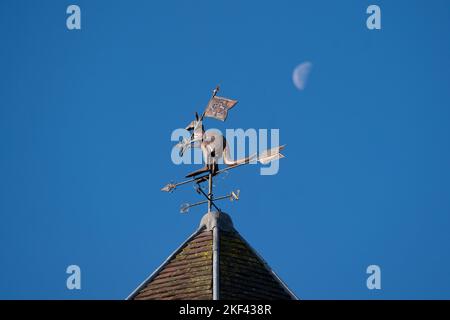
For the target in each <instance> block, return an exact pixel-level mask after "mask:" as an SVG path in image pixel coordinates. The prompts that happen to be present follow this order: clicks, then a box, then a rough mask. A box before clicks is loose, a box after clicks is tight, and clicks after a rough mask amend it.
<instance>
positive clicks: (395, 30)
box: [0, 0, 450, 299]
mask: <svg viewBox="0 0 450 320" xmlns="http://www.w3.org/2000/svg"><path fill="white" fill-rule="evenodd" d="M72 3H75V4H78V5H79V6H80V7H81V10H82V30H81V31H68V30H67V29H66V21H65V20H66V17H67V15H66V13H65V11H66V8H67V6H68V5H69V4H72ZM369 4H378V5H380V7H381V10H382V29H381V30H380V31H369V30H368V29H367V28H366V26H365V21H366V17H367V15H366V13H365V11H366V8H367V6H368V5H369ZM449 31H450V4H449V2H448V1H445V0H442V1H380V0H377V1H362V0H361V1H356V0H355V1H278V2H274V1H237V0H232V1H230V0H227V1H206V0H205V1H159V2H158V4H157V3H156V1H99V0H98V1H82V0H77V1H73V2H68V1H48V0H47V1H12V0H9V1H1V3H0V41H1V46H0V48H1V49H0V179H1V183H0V217H1V223H0V298H19V299H22V298H39V299H49V298H57V299H79V298H83V299H91V298H92V299H122V298H125V297H126V296H127V295H128V294H129V293H130V292H131V291H132V290H133V289H134V288H135V287H136V286H137V285H138V284H139V283H140V282H141V281H142V280H143V279H144V278H145V277H147V276H148V274H150V273H151V272H152V271H153V270H154V269H155V268H156V267H157V266H158V265H159V264H160V263H161V262H162V261H163V260H164V259H165V258H166V257H167V256H168V255H169V254H170V253H171V252H172V251H173V250H174V249H175V248H176V247H177V246H178V245H179V244H180V243H181V242H182V241H184V240H185V239H186V237H187V236H188V235H190V234H191V233H192V232H193V231H194V230H195V229H196V227H197V225H198V222H199V221H200V218H201V216H202V215H203V213H204V209H196V210H193V211H191V212H190V213H189V214H188V215H181V214H179V213H178V208H179V205H180V204H181V203H182V202H185V201H194V200H196V199H198V195H196V194H195V193H194V192H192V190H191V189H190V188H189V187H188V188H185V189H182V190H180V191H179V192H177V193H174V194H170V195H169V194H164V193H162V192H160V191H159V189H160V188H161V186H162V185H164V184H165V183H166V182H168V181H170V180H172V179H177V178H179V177H182V176H183V175H184V174H186V173H187V172H189V171H192V170H194V169H196V168H197V167H194V166H183V167H177V166H175V165H173V164H172V163H171V161H170V151H171V148H172V146H173V143H171V141H170V134H171V132H172V130H173V129H174V128H176V127H180V126H184V125H186V124H187V122H188V121H190V120H191V118H192V114H193V112H194V111H199V112H201V111H202V110H203V107H204V105H205V103H206V102H207V100H208V97H209V95H210V90H211V89H212V88H214V86H215V85H216V84H217V83H220V84H221V85H222V91H221V94H222V95H224V96H229V97H231V98H236V99H238V100H239V104H238V105H237V106H236V107H235V109H233V110H232V112H230V114H229V118H228V120H227V121H226V122H225V123H224V124H221V123H218V122H217V121H215V120H209V121H208V123H207V126H211V125H214V126H216V125H217V126H219V128H227V127H229V128H239V127H241V128H280V133H281V141H282V143H287V145H288V147H287V149H286V152H285V154H286V159H283V160H282V161H281V167H280V172H279V174H278V175H275V176H260V175H259V174H258V173H259V169H258V168H257V167H256V166H252V167H248V168H242V169H241V170H240V171H239V172H238V171H236V172H233V173H232V174H230V175H229V177H228V179H227V180H225V181H223V182H219V183H218V186H217V187H218V191H220V192H226V191H229V190H230V189H231V188H232V187H235V186H236V187H239V188H240V189H241V192H242V199H241V201H239V202H238V203H236V204H228V203H227V204H225V205H224V207H223V209H225V210H226V211H227V212H229V213H230V214H231V216H232V217H233V220H234V223H235V226H236V227H237V229H238V230H239V231H240V232H241V234H242V235H243V236H244V237H245V238H246V239H247V240H248V241H249V242H250V243H251V244H252V245H253V246H254V247H255V248H256V249H257V250H258V251H259V252H260V253H261V254H262V255H263V256H264V258H265V259H266V260H267V261H268V262H269V264H270V265H271V266H272V267H273V269H275V270H276V271H277V273H278V274H279V275H280V276H281V278H282V279H283V280H285V282H286V283H287V284H288V285H289V286H290V287H291V288H292V289H293V291H295V293H296V294H297V295H298V296H299V297H301V298H304V299H322V298H325V299H335V298H336V299H345V298H356V299H366V298H367V299H378V298H387V299H391V298H450V272H449V270H450V248H449V245H450V232H449V229H450V165H449V163H450V38H449ZM303 61H311V62H312V63H313V69H312V72H311V74H310V78H309V81H308V84H307V86H306V89H305V90H304V91H298V90H296V89H295V87H294V86H293V84H292V80H291V73H292V70H293V69H294V68H295V66H296V65H298V64H299V63H301V62H303ZM70 264H77V265H79V266H80V267H81V270H82V290H81V291H69V290H67V289H66V277H67V274H66V273H65V270H66V267H67V266H68V265H70ZM370 264H377V265H380V267H381V269H382V290H380V291H369V290H368V289H367V288H366V277H367V275H366V273H365V271H366V267H367V266H368V265H370Z"/></svg>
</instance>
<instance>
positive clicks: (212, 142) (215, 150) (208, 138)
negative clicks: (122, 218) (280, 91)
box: [161, 86, 284, 213]
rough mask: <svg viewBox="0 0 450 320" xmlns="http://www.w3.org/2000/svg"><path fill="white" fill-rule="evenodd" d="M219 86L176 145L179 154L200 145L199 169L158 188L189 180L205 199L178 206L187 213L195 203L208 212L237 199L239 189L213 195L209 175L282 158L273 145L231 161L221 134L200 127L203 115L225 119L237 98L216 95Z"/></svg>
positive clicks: (211, 177)
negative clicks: (205, 184)
mask: <svg viewBox="0 0 450 320" xmlns="http://www.w3.org/2000/svg"><path fill="white" fill-rule="evenodd" d="M219 89H220V88H219V86H217V87H216V88H215V89H214V90H213V93H212V96H211V98H210V99H209V102H208V104H207V106H206V109H205V111H203V113H202V115H201V116H200V117H199V115H198V113H197V112H196V113H195V120H193V121H192V122H191V123H189V125H188V126H187V127H186V130H188V131H190V132H191V136H190V138H189V139H186V138H185V139H182V140H181V141H180V142H179V143H178V144H177V147H178V148H179V149H180V151H179V154H180V156H183V154H184V153H185V152H186V150H187V149H189V148H200V149H201V151H202V159H203V161H204V163H205V166H204V167H203V168H201V169H200V170H197V171H194V172H191V173H189V174H188V175H186V178H188V179H187V180H184V181H181V182H177V183H168V184H167V185H166V186H164V187H163V188H162V189H161V191H165V192H173V191H174V190H175V189H176V188H177V187H179V186H182V185H185V184H189V183H193V184H194V187H195V190H196V191H197V193H199V194H200V195H203V196H204V197H205V198H206V200H203V201H199V202H196V203H193V204H189V203H184V204H182V205H181V210H180V211H181V213H187V212H188V211H189V209H190V208H192V207H195V206H199V205H202V204H208V212H211V208H212V207H214V208H215V209H216V210H217V211H219V212H220V211H221V210H220V209H219V208H218V207H217V205H216V203H215V202H217V201H220V200H224V199H229V200H231V201H234V200H239V193H240V191H239V190H236V191H232V192H230V193H229V194H227V195H224V196H220V197H214V196H213V178H214V177H215V176H217V175H220V174H223V173H225V172H228V171H229V170H232V169H235V168H237V167H241V166H243V165H247V164H249V163H251V162H252V161H253V162H259V163H261V164H267V163H270V162H272V161H274V160H278V159H281V158H284V156H283V155H282V154H281V153H280V152H281V150H283V149H284V145H283V146H277V147H273V148H271V149H270V150H266V151H264V152H261V153H259V154H253V155H250V156H248V157H245V158H242V159H238V160H232V159H230V151H229V147H228V144H227V141H226V139H225V137H224V136H223V135H221V134H220V133H218V132H207V131H205V128H204V126H203V119H204V118H205V117H209V118H214V119H217V120H221V121H225V120H226V119H227V116H228V110H230V109H231V108H233V107H234V106H235V105H236V103H237V100H233V99H228V98H223V97H219V96H217V93H218V92H219ZM220 159H223V163H224V164H225V165H226V167H225V168H222V169H221V168H219V160H220ZM205 182H208V192H205V191H204V190H203V189H202V184H203V183H205Z"/></svg>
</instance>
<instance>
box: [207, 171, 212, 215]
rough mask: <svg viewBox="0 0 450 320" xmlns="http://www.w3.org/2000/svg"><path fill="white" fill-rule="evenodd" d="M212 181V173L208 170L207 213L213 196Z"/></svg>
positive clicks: (209, 210)
mask: <svg viewBox="0 0 450 320" xmlns="http://www.w3.org/2000/svg"><path fill="white" fill-rule="evenodd" d="M212 192H213V183H212V173H211V172H209V175H208V213H209V212H211V205H212V197H213V194H212Z"/></svg>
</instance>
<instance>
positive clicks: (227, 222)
mask: <svg viewBox="0 0 450 320" xmlns="http://www.w3.org/2000/svg"><path fill="white" fill-rule="evenodd" d="M128 299H136V300H158V299H161V300H185V299H188V300H196V299H198V300H211V299H221V300H232V299H240V300H286V299H289V300H291V299H296V297H295V295H294V294H293V293H292V291H290V290H289V289H288V288H287V286H286V285H285V284H284V283H283V282H282V281H281V280H280V278H279V277H278V276H277V275H276V274H275V273H274V272H273V271H272V270H271V269H270V267H269V266H268V265H267V263H266V262H265V261H264V260H263V259H262V257H260V256H259V254H258V253H257V252H256V251H255V250H254V249H253V248H252V247H251V246H250V245H249V244H248V243H247V242H246V241H245V239H244V238H243V237H242V236H241V235H240V234H239V233H238V232H237V231H236V230H235V229H234V227H233V225H232V222H231V219H230V218H229V216H228V215H226V214H225V213H210V214H206V215H205V217H204V218H203V219H202V223H201V224H200V227H199V229H198V230H197V231H196V232H195V233H194V234H193V235H192V236H191V237H189V238H188V239H187V240H186V241H185V242H184V243H183V244H182V245H181V246H180V247H179V248H178V249H177V250H176V251H175V252H174V253H173V254H172V255H171V256H169V258H168V259H167V260H166V261H165V262H164V263H163V264H162V265H161V266H160V267H159V268H158V269H157V270H156V271H155V272H154V273H153V274H152V275H151V276H150V277H149V278H148V279H147V280H145V281H144V283H143V284H142V285H140V286H139V287H138V288H137V289H136V290H135V291H134V292H133V293H132V294H131V295H130V296H129V297H128Z"/></svg>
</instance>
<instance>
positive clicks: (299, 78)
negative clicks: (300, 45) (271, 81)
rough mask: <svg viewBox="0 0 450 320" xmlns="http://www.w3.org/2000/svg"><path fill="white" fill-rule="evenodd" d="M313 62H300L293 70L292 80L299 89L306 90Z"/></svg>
mask: <svg viewBox="0 0 450 320" xmlns="http://www.w3.org/2000/svg"><path fill="white" fill-rule="evenodd" d="M311 68H312V63H311V62H309V61H306V62H303V63H300V64H299V65H298V66H297V67H295V69H294V72H292V82H294V86H295V87H296V88H297V89H298V90H304V89H305V86H306V82H307V81H308V76H309V73H310V72H311Z"/></svg>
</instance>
